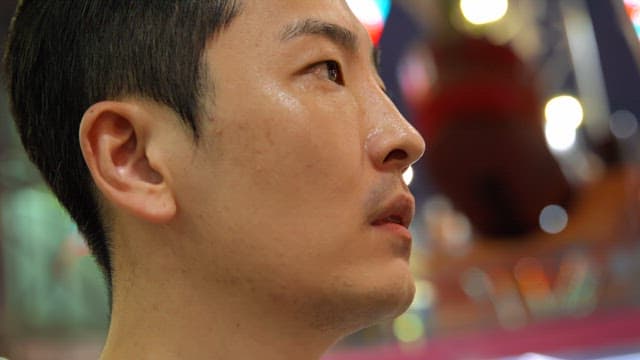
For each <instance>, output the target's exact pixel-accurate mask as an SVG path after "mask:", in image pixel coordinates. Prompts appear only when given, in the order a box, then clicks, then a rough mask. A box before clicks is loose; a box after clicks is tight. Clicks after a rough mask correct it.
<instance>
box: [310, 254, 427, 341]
mask: <svg viewBox="0 0 640 360" xmlns="http://www.w3.org/2000/svg"><path fill="white" fill-rule="evenodd" d="M405 268H406V269H405V270H404V271H401V272H398V270H397V269H394V270H395V271H393V270H389V269H387V271H384V272H382V273H377V274H374V273H375V272H371V273H369V274H367V275H366V276H363V277H361V278H360V279H354V278H353V277H351V278H349V279H344V278H343V279H341V280H339V281H338V282H336V283H334V285H336V286H334V287H333V289H332V290H331V292H332V296H329V297H325V298H324V299H323V300H324V301H322V303H316V304H314V318H315V320H316V321H315V322H314V326H316V327H318V328H322V329H325V330H328V329H330V328H331V329H334V330H335V329H340V330H342V332H343V333H344V334H345V335H348V334H350V333H353V332H355V331H358V330H360V329H362V328H366V327H369V326H372V325H375V324H377V323H380V322H384V321H388V320H391V319H393V318H395V317H397V316H399V315H401V314H402V313H403V312H405V311H406V310H407V309H408V307H409V305H411V302H412V301H413V296H414V294H415V284H414V280H413V277H412V275H411V273H410V272H409V270H408V267H406V266H405ZM376 275H378V276H376Z"/></svg>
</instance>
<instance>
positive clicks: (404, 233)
mask: <svg viewBox="0 0 640 360" xmlns="http://www.w3.org/2000/svg"><path fill="white" fill-rule="evenodd" d="M373 227H374V228H376V229H380V230H382V231H385V232H389V233H391V234H394V235H396V236H397V237H399V238H401V239H402V244H401V248H402V251H400V252H401V253H402V255H403V256H405V257H408V256H409V253H410V252H411V232H410V231H409V229H407V228H406V227H404V226H402V225H400V224H396V223H382V224H374V225H373Z"/></svg>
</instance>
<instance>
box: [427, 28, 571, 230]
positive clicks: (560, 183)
mask: <svg viewBox="0 0 640 360" xmlns="http://www.w3.org/2000/svg"><path fill="white" fill-rule="evenodd" d="M429 50H430V52H431V53H432V54H433V61H434V65H435V66H434V67H435V69H436V75H435V76H434V77H435V79H436V81H435V83H434V85H433V87H432V88H431V89H430V90H429V91H428V92H427V94H426V97H425V98H424V99H422V100H421V101H420V102H419V103H418V104H415V107H416V109H415V110H416V115H417V118H416V122H417V125H418V128H419V130H420V131H421V132H422V133H423V135H424V136H425V138H426V140H427V144H428V150H427V152H426V155H425V158H426V162H427V165H428V170H429V172H430V176H431V178H432V179H433V180H434V182H435V183H436V184H437V185H438V187H439V188H440V190H441V191H442V192H443V193H444V194H445V195H447V196H448V197H449V198H450V199H451V200H452V202H453V203H454V205H455V206H456V207H457V208H458V209H459V210H461V211H462V212H464V213H465V214H466V215H467V216H469V218H470V220H471V222H472V223H473V225H474V227H475V228H476V230H478V231H480V232H481V233H483V234H484V235H488V236H491V237H513V236H518V235H524V234H527V233H530V232H532V231H535V230H537V229H538V223H539V222H538V219H539V215H540V212H541V211H542V209H543V208H544V207H546V206H548V205H551V204H557V205H563V206H565V208H566V205H568V202H569V200H570V195H571V188H570V185H569V183H568V182H567V180H566V178H565V177H564V175H563V173H562V172H561V170H560V167H559V165H558V163H557V162H556V161H555V159H554V158H553V156H552V154H551V153H550V151H549V149H548V148H547V145H546V141H545V136H544V131H543V114H542V109H543V105H542V103H541V100H540V98H539V95H538V92H537V88H536V79H535V76H534V74H533V73H532V72H531V71H530V70H529V69H528V67H527V66H526V65H525V64H524V63H523V62H522V61H521V60H520V59H519V58H518V57H517V56H516V54H515V53H514V52H513V51H512V50H511V49H510V48H509V47H507V46H499V45H494V44H492V43H490V42H488V41H486V40H484V39H479V38H471V37H466V36H463V35H457V36H455V37H449V38H446V39H444V40H441V41H438V42H435V43H433V44H431V45H430V49H429Z"/></svg>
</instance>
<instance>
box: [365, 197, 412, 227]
mask: <svg viewBox="0 0 640 360" xmlns="http://www.w3.org/2000/svg"><path fill="white" fill-rule="evenodd" d="M414 211H415V200H414V199H413V196H412V195H410V194H402V195H399V196H397V197H395V198H393V200H391V201H390V202H389V203H387V204H386V205H385V206H383V207H382V208H381V210H380V211H379V212H378V213H377V214H376V215H375V216H374V220H373V221H372V222H371V225H373V226H381V225H388V224H389V225H399V226H401V227H403V228H405V229H409V225H411V220H412V219H413V214H414Z"/></svg>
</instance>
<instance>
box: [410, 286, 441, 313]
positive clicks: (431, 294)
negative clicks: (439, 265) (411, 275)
mask: <svg viewBox="0 0 640 360" xmlns="http://www.w3.org/2000/svg"><path fill="white" fill-rule="evenodd" d="M435 299H436V288H435V286H434V285H433V284H432V283H431V282H430V281H426V280H418V281H416V294H415V296H414V297H413V302H412V303H411V306H410V307H409V309H411V310H417V311H422V310H428V309H429V308H431V307H432V306H433V304H434V302H435Z"/></svg>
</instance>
